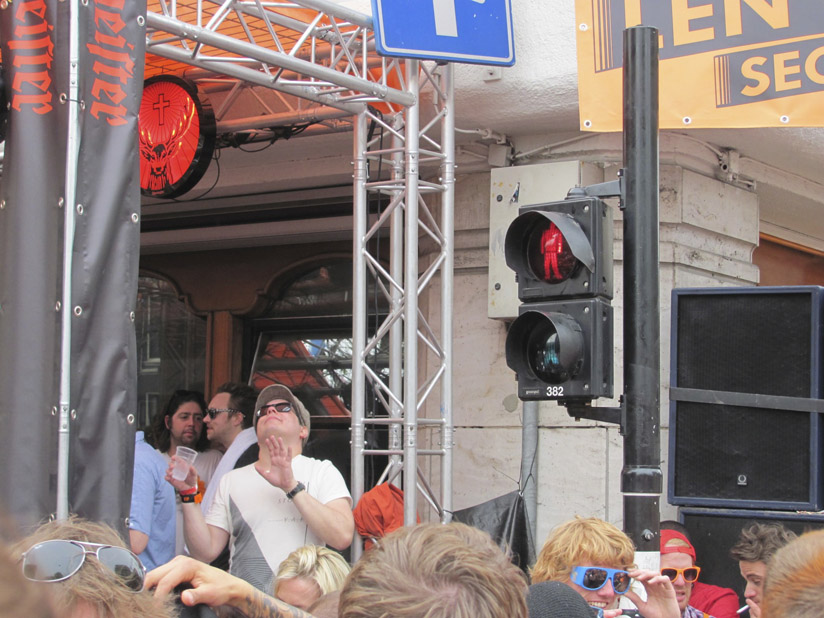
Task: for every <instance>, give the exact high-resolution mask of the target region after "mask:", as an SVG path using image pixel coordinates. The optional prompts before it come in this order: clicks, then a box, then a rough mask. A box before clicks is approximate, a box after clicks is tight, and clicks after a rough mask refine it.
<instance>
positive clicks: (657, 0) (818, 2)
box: [575, 0, 824, 131]
mask: <svg viewBox="0 0 824 618" xmlns="http://www.w3.org/2000/svg"><path fill="white" fill-rule="evenodd" d="M575 19H576V28H577V46H578V93H579V95H578V96H579V103H580V114H581V129H583V130H585V131H620V130H621V129H622V113H623V110H622V83H623V82H622V80H623V77H622V66H621V64H622V60H623V31H624V29H625V28H628V27H631V26H637V25H644V26H653V27H655V28H657V29H658V32H659V39H658V43H659V75H658V79H659V99H660V113H659V124H660V127H661V128H662V129H676V128H687V127H690V128H720V127H821V126H824V111H822V110H824V2H822V0H576V3H575Z"/></svg>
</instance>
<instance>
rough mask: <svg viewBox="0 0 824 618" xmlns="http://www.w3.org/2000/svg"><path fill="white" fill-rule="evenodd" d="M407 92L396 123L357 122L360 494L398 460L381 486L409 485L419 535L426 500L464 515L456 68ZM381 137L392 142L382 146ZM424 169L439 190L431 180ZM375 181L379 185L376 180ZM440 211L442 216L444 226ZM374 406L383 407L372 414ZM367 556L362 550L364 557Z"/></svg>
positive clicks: (355, 435) (439, 69)
mask: <svg viewBox="0 0 824 618" xmlns="http://www.w3.org/2000/svg"><path fill="white" fill-rule="evenodd" d="M405 87H406V89H407V90H408V92H410V93H413V94H414V95H415V100H416V103H415V104H413V105H410V106H408V107H407V108H405V109H404V110H403V112H402V113H398V114H394V115H393V116H391V117H384V116H383V115H381V114H380V113H379V112H376V111H375V110H372V109H370V110H367V111H366V112H364V113H363V114H362V115H360V116H359V117H358V119H357V122H356V127H357V128H356V144H357V145H356V153H355V195H356V199H355V207H356V208H360V209H362V212H361V213H356V216H355V221H356V226H355V247H354V251H355V254H356V258H355V263H354V269H355V273H354V275H353V278H354V280H355V285H356V291H355V294H354V309H353V316H354V321H355V328H354V330H353V333H354V334H355V343H354V345H353V375H352V390H353V409H352V460H353V463H352V474H353V479H352V481H353V482H352V487H353V498H354V500H355V501H358V500H359V499H360V497H361V496H362V492H363V490H364V486H363V474H364V471H365V469H366V466H365V463H364V461H365V458H366V457H372V456H382V457H387V458H388V464H387V466H386V468H385V469H384V471H383V473H382V474H381V475H380V479H379V482H381V481H384V480H387V481H389V482H394V483H396V484H399V485H402V487H403V489H404V523H405V524H406V525H412V524H414V523H415V522H416V521H417V520H418V518H419V516H421V513H420V512H419V509H418V496H419V493H420V495H422V496H423V497H424V499H425V501H426V502H427V503H428V504H429V505H430V506H432V508H433V510H434V511H435V514H436V516H437V518H438V519H439V520H440V521H443V522H447V521H449V520H450V518H451V510H452V444H453V432H452V383H451V381H452V365H451V363H452V342H451V340H452V310H453V278H452V268H453V236H454V231H453V228H454V224H453V221H454V183H455V163H454V149H455V145H454V109H453V101H454V91H453V85H452V67H451V65H443V66H437V65H434V64H432V65H430V64H429V63H421V62H419V61H409V60H407V61H406V67H405ZM423 89H426V90H427V91H428V92H429V91H431V92H432V93H433V96H432V99H433V103H434V112H435V113H434V116H431V120H427V122H426V124H425V125H424V126H421V117H422V113H421V109H420V106H421V104H420V101H421V100H422V98H421V96H420V93H421V91H422V90H423ZM367 125H369V126H367ZM376 129H377V131H379V132H380V134H381V135H382V136H384V137H378V136H377V135H376ZM386 135H388V136H389V137H388V139H387V138H385V136H386ZM361 147H363V149H364V150H363V151H360V150H358V148H361ZM375 163H377V165H375ZM384 164H385V165H384ZM422 169H423V170H427V171H428V173H429V174H430V175H432V176H435V175H437V180H432V179H428V178H426V177H424V178H422V173H421V170H422ZM373 173H374V174H375V175H376V177H375V178H371V177H369V176H370V175H371V174H373ZM378 173H380V174H381V177H377V174H378ZM370 195H377V196H379V197H380V200H379V203H380V208H379V210H380V212H378V213H377V216H376V213H374V212H373V213H371V216H372V217H373V219H372V220H373V221H374V222H373V223H372V224H371V227H369V228H368V229H367V226H366V222H367V221H369V220H370V219H369V216H370V214H369V211H368V209H369V204H370V203H371V202H370V199H369V196H370ZM435 206H440V216H439V217H438V216H436V214H435V213H434V211H433V207H435ZM387 222H388V223H389V229H390V231H389V240H390V250H389V254H388V259H389V264H388V265H386V264H383V263H382V260H385V259H386V256H382V257H380V258H379V257H377V256H376V247H379V246H380V240H381V239H380V234H379V232H380V228H381V226H382V225H384V224H385V223H387ZM421 243H424V244H423V245H421ZM421 246H423V247H424V249H423V250H421ZM436 282H439V286H436V285H435V283H436ZM367 289H369V290H373V289H374V290H376V293H381V294H383V296H384V300H385V304H386V307H387V309H386V315H380V316H371V317H372V318H376V324H375V326H374V327H368V326H367V324H368V320H369V319H370V315H369V311H368V305H367V293H366V291H367ZM424 295H426V296H425V297H424ZM431 295H438V296H440V302H439V303H434V304H430V305H428V306H430V307H432V308H434V309H435V310H434V311H433V313H432V314H430V313H429V312H427V311H423V310H422V308H421V303H420V302H419V301H420V299H421V298H422V297H424V299H425V300H428V299H429V297H430V296H431ZM436 314H437V315H436ZM386 346H388V349H389V371H388V374H381V373H380V371H379V370H377V369H376V368H372V367H370V363H369V359H370V354H372V353H374V352H375V351H376V350H378V349H384V348H385V347H386ZM355 365H358V367H357V370H355V369H354V366H355ZM355 393H357V394H358V396H357V397H355V395H354V394H355ZM436 394H437V397H436V396H435V395H436ZM369 397H371V398H372V399H373V400H374V402H375V403H376V406H375V409H374V410H371V409H370V411H369V414H367V413H366V409H367V399H368V398H369ZM370 426H374V427H377V426H383V427H386V428H387V429H388V441H387V446H386V448H384V449H381V448H368V447H367V445H366V439H365V436H366V432H367V428H368V427H370ZM424 458H427V460H428V461H434V460H437V461H439V464H440V468H439V471H440V474H437V473H436V470H435V468H434V465H432V466H430V467H428V468H426V469H424V466H422V463H423V460H424ZM400 472H402V473H403V474H402V476H400V474H399V473H400ZM433 480H436V481H437V482H435V483H433ZM401 481H402V482H401ZM356 541H359V539H356ZM360 552H361V544H360V542H356V543H355V545H354V548H353V558H357V557H358V556H359V555H360Z"/></svg>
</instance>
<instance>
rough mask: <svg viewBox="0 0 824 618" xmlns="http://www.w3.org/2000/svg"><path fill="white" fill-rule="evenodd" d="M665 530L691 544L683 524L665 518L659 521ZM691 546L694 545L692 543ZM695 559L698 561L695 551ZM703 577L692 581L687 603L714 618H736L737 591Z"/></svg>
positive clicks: (737, 606) (662, 530)
mask: <svg viewBox="0 0 824 618" xmlns="http://www.w3.org/2000/svg"><path fill="white" fill-rule="evenodd" d="M665 530H675V531H676V532H679V533H680V534H682V535H683V536H684V538H685V539H686V540H687V541H688V542H689V543H690V544H692V539H691V538H690V532H689V530H687V527H686V526H684V525H683V524H681V523H679V522H677V521H675V520H672V519H665V520H664V521H662V522H661V534H662V536H663V534H664V531H665ZM693 547H695V546H694V545H693ZM695 561H696V562H697V561H698V556H697V553H696V558H695ZM703 579H704V578H703V577H701V578H699V579H698V581H695V582H693V583H692V592H691V593H690V600H689V604H690V605H691V606H692V607H694V608H696V609H700V610H701V611H702V612H706V613H707V614H709V615H711V616H713V617H714V618H738V617H739V616H740V615H741V614H739V613H738V608H739V606H740V605H741V603H740V602H739V600H738V593H736V592H735V590H733V589H732V588H723V587H721V586H715V585H713V584H708V583H707V582H705V581H702V580H703Z"/></svg>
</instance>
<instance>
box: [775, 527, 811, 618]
mask: <svg viewBox="0 0 824 618" xmlns="http://www.w3.org/2000/svg"><path fill="white" fill-rule="evenodd" d="M822 582H824V530H816V531H814V532H807V533H805V534H802V535H801V536H800V537H798V538H797V539H795V540H793V541H790V542H789V543H787V544H786V545H785V546H784V547H782V548H780V549H778V550H777V551H776V552H775V554H773V556H772V558H770V562H769V565H768V566H767V582H766V585H765V587H764V601H763V604H762V605H761V615H762V616H764V617H765V618H819V617H820V616H821V615H822V614H824V585H822Z"/></svg>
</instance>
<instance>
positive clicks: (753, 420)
mask: <svg viewBox="0 0 824 618" xmlns="http://www.w3.org/2000/svg"><path fill="white" fill-rule="evenodd" d="M675 410H676V412H675V423H676V427H677V431H676V432H675V475H674V476H675V479H674V486H675V487H674V489H675V494H676V495H677V496H679V497H680V498H682V499H683V498H702V497H706V498H712V499H716V500H727V501H732V502H730V505H734V504H735V502H736V501H752V502H796V503H806V502H808V501H809V497H810V415H809V414H808V413H806V412H786V411H776V410H765V409H761V408H748V407H742V406H724V405H717V404H703V403H693V402H685V401H679V402H677V403H676V407H675ZM739 477H743V478H739Z"/></svg>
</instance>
